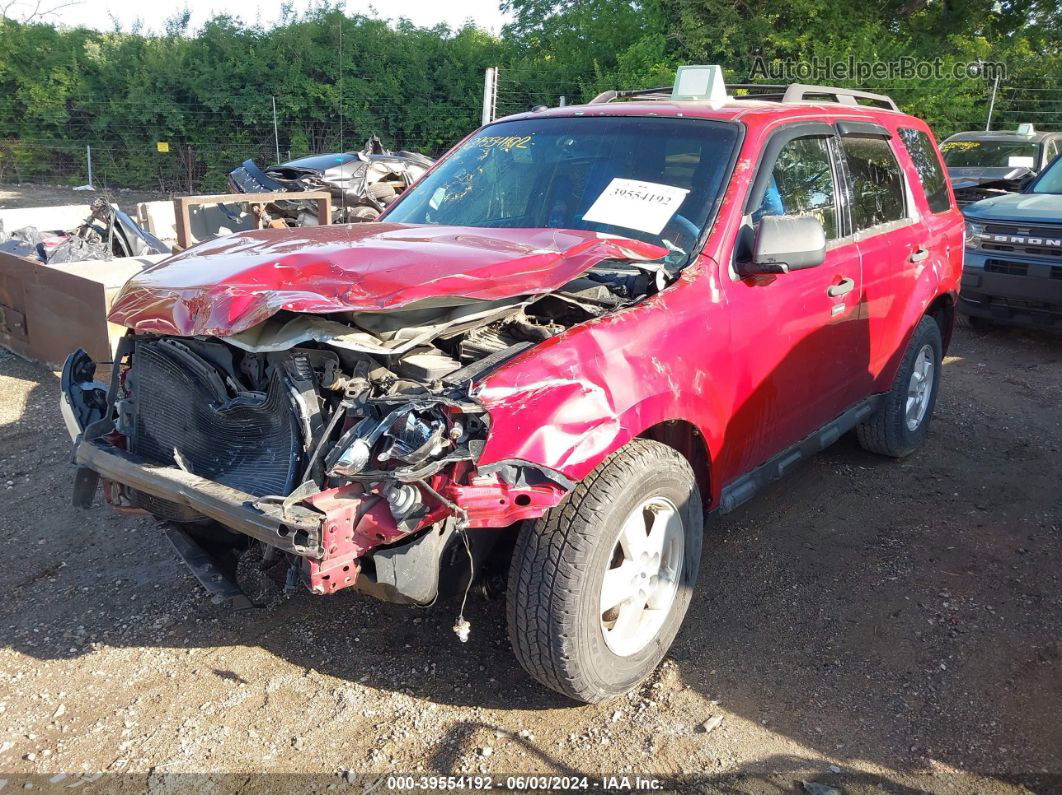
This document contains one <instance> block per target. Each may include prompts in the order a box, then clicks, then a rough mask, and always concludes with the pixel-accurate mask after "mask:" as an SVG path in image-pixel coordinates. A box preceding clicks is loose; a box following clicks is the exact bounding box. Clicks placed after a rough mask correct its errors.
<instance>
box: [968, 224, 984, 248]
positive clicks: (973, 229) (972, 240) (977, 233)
mask: <svg viewBox="0 0 1062 795" xmlns="http://www.w3.org/2000/svg"><path fill="white" fill-rule="evenodd" d="M984 234H985V227H984V225H983V224H975V223H974V222H973V221H967V222H966V248H977V247H978V246H980V245H981V238H982V237H983V236H984Z"/></svg>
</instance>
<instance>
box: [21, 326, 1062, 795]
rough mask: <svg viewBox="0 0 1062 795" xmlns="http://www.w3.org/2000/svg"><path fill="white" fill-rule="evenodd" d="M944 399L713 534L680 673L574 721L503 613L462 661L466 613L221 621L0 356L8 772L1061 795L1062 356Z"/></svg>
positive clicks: (998, 337)
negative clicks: (522, 658) (915, 429)
mask: <svg viewBox="0 0 1062 795" xmlns="http://www.w3.org/2000/svg"><path fill="white" fill-rule="evenodd" d="M942 384H943V391H942V395H941V399H940V402H939V403H938V406H937V416H936V419H935V421H934V424H933V426H932V432H931V434H930V437H929V440H928V443H927V445H926V447H925V448H924V449H923V450H922V451H921V452H919V453H918V454H916V455H915V456H913V457H911V458H909V459H907V460H905V461H903V462H895V461H888V460H882V459H879V458H876V457H874V456H872V455H870V454H867V453H864V452H863V451H861V450H860V449H859V448H858V446H857V445H856V444H855V443H854V441H852V440H851V439H844V440H842V441H841V442H839V443H838V444H836V445H835V446H834V447H833V448H831V449H830V450H828V451H826V452H825V453H823V454H822V455H820V456H818V457H817V458H816V459H814V460H812V461H810V462H808V463H806V464H805V465H803V466H802V467H800V468H799V469H798V471H796V472H795V473H794V474H793V475H792V476H790V477H789V478H788V479H787V480H784V481H782V482H780V483H778V484H776V485H774V486H773V487H772V488H770V489H769V490H767V491H766V492H765V493H763V494H761V495H759V496H758V497H757V498H756V499H755V500H754V501H753V502H751V503H749V504H748V505H746V506H745V507H743V508H742V509H740V510H739V511H737V512H735V513H734V514H731V515H729V516H727V517H725V518H724V519H722V520H720V521H717V522H716V523H714V524H713V525H712V526H711V528H710V529H709V531H708V537H707V540H706V545H705V552H704V560H703V565H702V568H701V573H700V582H699V586H698V591H697V593H696V595H695V596H694V601H693V605H692V607H691V611H690V615H689V616H688V618H687V621H686V626H685V629H684V630H683V632H682V633H681V634H680V636H679V639H678V641H677V643H676V645H675V647H674V648H673V649H672V651H671V653H670V655H669V657H668V658H667V660H666V661H665V662H664V664H663V665H662V666H661V667H660V669H659V670H658V671H657V673H656V674H654V676H653V677H652V678H651V679H650V680H649V681H648V682H647V683H646V684H645V685H644V686H643V687H641V688H640V689H639V690H638V691H637V692H635V693H633V694H632V695H630V696H629V697H626V698H622V699H620V700H618V701H616V702H613V703H609V704H605V705H601V706H577V705H573V704H572V703H569V702H566V701H564V700H563V699H562V698H560V697H559V696H554V695H553V694H551V693H550V692H548V691H546V690H544V689H542V688H541V687H539V686H538V685H537V684H535V683H534V682H532V681H531V680H530V679H529V678H528V677H527V676H526V675H525V674H524V673H523V671H522V670H521V669H520V668H519V666H518V665H517V664H516V662H515V660H514V659H513V656H512V654H511V653H510V651H509V648H508V644H507V641H506V637H505V626H504V610H503V604H502V603H501V602H500V601H476V602H474V603H472V604H471V605H470V610H469V611H468V612H469V618H470V620H471V624H472V636H471V639H470V641H469V642H468V643H467V644H464V645H463V644H461V643H459V642H458V641H457V639H456V638H455V636H454V634H453V633H452V632H451V630H450V627H451V625H452V624H453V621H454V616H455V612H456V607H455V605H453V604H445V605H440V606H437V607H435V608H433V609H429V610H417V609H409V608H400V607H394V606H389V605H383V604H379V603H375V602H373V601H371V600H369V599H368V598H366V597H362V596H359V595H357V594H350V593H346V592H344V593H341V594H338V595H336V596H333V597H327V598H321V597H313V596H311V595H309V594H298V595H296V596H293V597H291V598H290V599H288V600H286V601H284V602H283V603H281V604H280V605H279V606H277V607H274V608H271V609H268V610H251V611H243V612H233V611H231V610H228V609H226V608H225V607H223V606H218V605H215V604H212V603H211V601H210V600H209V598H208V597H207V596H206V594H205V593H204V591H203V590H202V589H201V588H200V587H199V585H198V584H197V582H196V581H195V580H194V579H193V578H192V576H191V575H190V574H189V572H188V571H187V570H186V568H185V567H184V565H183V563H182V562H181V561H180V560H179V558H178V557H177V555H176V554H175V553H174V551H173V550H172V548H171V547H170V545H169V543H168V541H166V539H165V538H164V537H163V536H162V534H161V532H160V530H159V529H158V527H157V526H156V525H155V524H154V523H153V522H152V521H150V520H148V519H146V518H142V517H134V516H123V515H119V514H116V513H113V512H111V511H110V510H109V509H107V508H105V507H96V508H93V509H91V510H88V511H78V510H75V509H74V508H72V507H70V504H69V495H70V480H71V476H72V467H71V466H70V464H69V463H68V461H69V443H68V440H67V439H66V436H65V431H64V430H63V427H62V422H61V420H60V417H59V413H58V411H57V408H56V394H57V385H58V379H57V377H56V374H54V373H52V372H49V371H47V370H44V369H42V368H41V367H38V366H36V365H32V364H28V363H26V362H23V361H21V360H19V359H17V358H15V357H13V356H11V355H10V354H6V353H0V429H2V432H0V493H2V495H3V500H2V503H0V533H2V537H3V538H6V539H7V542H6V543H7V552H6V555H5V558H6V560H5V565H3V566H2V567H0V591H2V592H3V593H6V594H7V597H6V598H5V599H4V600H3V601H2V602H0V633H2V634H0V636H2V638H3V642H2V644H0V771H3V772H4V774H5V776H4V777H6V778H8V779H9V780H10V781H11V783H12V784H13V785H17V784H18V782H19V781H21V780H22V779H23V778H24V777H25V776H26V775H29V774H46V775H59V774H66V775H67V778H66V779H64V780H63V782H62V783H63V784H64V785H65V784H66V783H78V782H81V781H83V779H84V777H85V776H89V778H91V775H89V774H94V773H100V772H105V773H108V774H110V773H121V774H125V775H124V776H113V777H107V778H103V779H98V780H97V781H96V783H95V784H94V785H93V786H91V787H86V789H96V790H97V791H98V790H99V787H100V786H101V785H105V786H106V787H107V788H108V789H111V788H114V787H116V786H117V785H118V784H119V783H124V784H126V785H128V787H129V788H132V789H140V788H142V787H144V786H145V785H147V784H148V783H155V782H158V781H159V780H160V777H162V780H163V781H168V780H169V779H166V778H165V775H166V774H175V773H185V772H187V773H197V774H204V773H209V774H213V775H216V776H224V775H225V774H242V775H241V776H240V777H239V778H232V779H228V778H220V779H218V780H217V781H216V782H215V784H216V785H217V786H220V787H222V788H223V789H224V788H225V786H226V782H228V788H230V789H233V790H239V789H240V788H241V787H243V788H244V789H247V788H248V787H249V786H251V785H249V784H248V783H247V782H248V774H250V773H254V772H267V773H279V772H284V773H309V774H316V775H318V776H320V777H321V778H320V779H318V780H317V781H316V783H317V784H320V786H321V787H322V788H323V787H327V786H329V785H337V786H341V787H342V786H346V784H345V779H344V778H343V776H344V775H345V774H347V771H357V772H362V773H364V772H374V773H389V772H427V773H459V772H467V773H478V772H484V773H491V774H494V775H496V776H502V775H503V774H512V773H520V774H528V773H560V774H567V773H585V774H588V775H596V774H599V773H615V772H626V773H628V774H631V775H633V774H641V775H643V776H647V775H661V776H669V777H675V778H677V779H679V780H680V781H681V782H683V783H682V784H681V786H680V787H679V788H680V789H683V790H692V789H700V790H702V791H726V792H790V791H800V790H801V787H802V785H801V782H802V781H807V782H809V783H808V784H807V785H803V786H804V788H805V789H807V790H808V791H815V792H819V793H827V792H830V790H827V789H819V790H816V789H815V787H814V783H818V784H822V785H828V786H832V787H837V788H840V789H842V790H843V791H844V792H851V793H859V792H916V791H925V790H928V791H933V792H1027V791H1029V790H1032V791H1036V792H1050V791H1055V792H1058V791H1062V720H1060V716H1062V659H1060V658H1062V588H1060V585H1062V582H1060V580H1062V488H1060V473H1062V465H1060V463H1059V461H1060V455H1062V414H1060V412H1059V407H1060V406H1062V340H1060V339H1057V338H1050V337H1046V336H1041V335H1036V334H1031V333H1025V332H1018V331H1000V332H994V333H991V334H971V333H969V332H960V333H959V336H958V337H957V339H956V341H955V343H954V345H953V348H952V351H951V355H950V356H949V357H948V359H947V361H946V364H945V367H944V377H943V382H942ZM495 781H496V782H497V781H499V779H495ZM256 782H257V783H256V784H255V785H254V786H255V787H256V788H257V786H259V785H261V784H262V780H256ZM185 783H188V782H187V781H186V782H185ZM303 783H305V784H307V785H308V784H309V783H310V782H309V780H303ZM359 783H360V782H359ZM201 784H202V782H201V781H199V780H198V779H197V780H196V785H197V786H199V785H201ZM592 784H593V779H591V785H592ZM282 787H285V788H291V789H294V788H295V787H294V786H292V782H291V780H288V783H287V784H284V785H282Z"/></svg>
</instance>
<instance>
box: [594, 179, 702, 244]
mask: <svg viewBox="0 0 1062 795" xmlns="http://www.w3.org/2000/svg"><path fill="white" fill-rule="evenodd" d="M687 193H689V191H688V190H686V189H685V188H676V187H675V186H673V185H661V184H659V183H656V182H642V181H641V180H637V179H621V178H619V177H616V178H615V179H613V180H612V182H610V183H609V184H608V187H606V188H605V190H604V191H602V192H601V195H600V196H598V197H597V199H596V200H595V201H594V203H593V204H592V205H590V209H589V210H587V211H586V213H585V214H584V215H583V220H584V221H592V222H594V223H598V224H610V225H612V226H622V227H623V228H624V229H638V230H640V231H642V232H648V233H649V234H651V235H659V234H660V233H661V232H662V231H663V229H664V227H665V226H667V222H668V221H670V220H671V216H673V215H674V214H675V213H676V212H677V211H678V208H679V206H680V205H681V204H682V202H683V200H684V199H685V198H686V194H687Z"/></svg>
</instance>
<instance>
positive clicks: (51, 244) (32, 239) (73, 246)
mask: <svg viewBox="0 0 1062 795" xmlns="http://www.w3.org/2000/svg"><path fill="white" fill-rule="evenodd" d="M0 237H4V240H3V242H2V243H0V251H4V252H6V253H8V254H14V255H15V256H17V257H26V258H28V259H37V260H39V261H40V262H43V263H50V264H61V263H65V262H81V261H84V260H109V259H113V258H115V257H141V256H144V255H146V254H169V253H170V247H169V246H167V245H166V244H165V243H163V242H162V241H161V240H159V239H158V238H157V237H155V236H154V235H152V234H151V233H150V232H147V231H145V230H144V229H143V228H142V227H141V226H140V225H139V224H138V223H137V222H136V221H134V220H133V219H132V218H130V217H129V215H128V214H127V213H125V212H123V211H122V210H120V209H118V208H117V207H114V206H113V205H112V204H111V203H110V202H109V201H108V200H107V199H106V198H104V197H102V196H101V197H99V198H96V199H94V200H93V202H92V204H91V205H89V215H88V217H87V218H85V220H84V221H83V222H82V223H81V224H80V225H79V226H78V227H77V228H76V229H72V230H70V231H68V232H60V231H39V230H38V229H37V228H35V227H32V226H27V227H23V228H22V229H16V230H13V231H12V232H11V233H10V234H9V235H6V236H5V235H3V227H2V225H0Z"/></svg>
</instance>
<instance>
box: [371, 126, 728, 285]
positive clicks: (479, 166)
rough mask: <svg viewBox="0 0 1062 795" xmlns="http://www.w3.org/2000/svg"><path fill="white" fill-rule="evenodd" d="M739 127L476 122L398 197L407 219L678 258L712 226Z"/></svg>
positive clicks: (400, 213)
mask: <svg viewBox="0 0 1062 795" xmlns="http://www.w3.org/2000/svg"><path fill="white" fill-rule="evenodd" d="M737 139H738V128H737V127H736V126H735V125H732V124H727V123H722V122H712V121H704V120H697V119H675V118H653V117H650V118H640V117H627V116H595V117H589V118H588V117H573V118H571V117H569V118H537V119H524V120H518V121H507V122H499V123H497V124H493V125H491V126H489V127H486V128H484V129H483V130H480V131H479V132H478V133H477V134H476V135H475V136H474V137H473V138H471V139H469V140H468V141H466V142H465V144H464V145H463V146H462V147H461V148H460V149H458V150H457V151H456V152H454V153H453V154H452V155H450V157H448V158H447V159H446V160H445V161H444V162H442V163H441V164H440V165H439V167H438V168H436V169H435V171H434V172H432V173H431V174H429V175H428V176H427V177H426V178H425V179H424V180H423V181H422V182H421V183H420V184H419V185H417V186H416V187H415V188H414V189H413V190H411V191H409V192H408V193H407V194H406V195H405V196H403V197H402V199H401V201H399V202H398V203H397V204H396V205H395V206H393V207H392V208H391V210H390V211H389V212H388V213H387V215H386V220H388V221H395V222H398V223H407V224H447V225H453V226H473V227H501V228H547V229H584V230H590V231H595V232H603V233H607V234H612V235H618V236H623V237H628V238H634V239H636V240H642V241H645V242H648V243H655V244H657V245H662V246H664V247H666V248H668V249H669V250H670V251H671V256H669V257H668V260H669V261H670V262H674V263H678V264H682V263H684V262H685V261H686V260H687V259H688V255H689V254H690V253H691V252H692V251H693V248H694V245H695V244H696V241H697V239H698V237H700V234H701V232H702V231H703V230H704V228H705V226H706V225H707V224H708V222H709V220H710V218H711V216H712V215H713V210H714V208H715V206H716V203H717V200H718V199H719V197H720V191H721V189H722V182H723V179H724V177H725V175H726V174H725V172H726V170H727V168H728V166H729V163H730V161H731V153H732V152H733V149H734V146H735V144H736V142H737Z"/></svg>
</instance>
